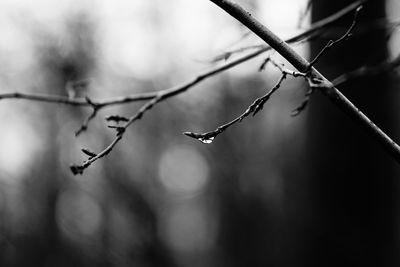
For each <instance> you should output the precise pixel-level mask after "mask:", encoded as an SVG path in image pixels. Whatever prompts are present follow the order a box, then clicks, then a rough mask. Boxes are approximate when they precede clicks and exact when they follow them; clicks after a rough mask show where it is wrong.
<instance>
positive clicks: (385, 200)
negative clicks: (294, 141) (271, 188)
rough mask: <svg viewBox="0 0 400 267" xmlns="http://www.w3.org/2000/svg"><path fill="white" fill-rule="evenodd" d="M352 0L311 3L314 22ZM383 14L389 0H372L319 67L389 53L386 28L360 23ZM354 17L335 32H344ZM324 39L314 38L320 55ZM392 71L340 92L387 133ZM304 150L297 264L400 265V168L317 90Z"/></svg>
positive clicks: (351, 64) (351, 65)
mask: <svg viewBox="0 0 400 267" xmlns="http://www.w3.org/2000/svg"><path fill="white" fill-rule="evenodd" d="M351 2H353V0H338V1H313V7H312V12H313V13H312V19H313V21H316V20H318V19H321V18H323V17H326V16H327V15H329V14H331V13H332V12H334V11H336V10H338V9H339V8H342V7H344V6H345V5H348V4H350V3H351ZM384 17H385V1H381V0H372V1H369V2H368V3H367V4H366V5H365V7H364V9H363V10H362V11H361V13H360V14H359V19H358V23H359V24H358V25H359V27H358V28H356V30H355V32H354V37H353V38H352V39H350V40H349V41H346V42H343V43H340V44H339V45H337V46H335V47H334V48H332V49H331V50H330V51H329V52H328V53H327V54H325V55H324V56H323V57H322V58H321V60H320V61H319V63H318V66H317V67H318V69H320V70H321V71H322V73H324V74H326V75H327V76H328V77H329V78H334V77H336V76H337V75H339V74H341V73H343V72H347V71H350V70H352V69H355V68H357V67H360V66H363V65H372V66H373V65H375V64H377V63H379V62H381V61H383V60H385V59H386V58H387V56H388V51H387V39H386V32H385V31H383V30H379V31H378V30H374V29H373V28H372V27H369V28H367V29H365V28H364V30H366V31H362V29H363V28H362V26H361V25H362V24H363V23H367V22H372V21H374V20H375V19H379V18H384ZM352 19H353V18H352V16H349V17H348V19H347V20H343V21H342V22H341V24H340V25H339V26H340V27H338V28H337V29H336V30H337V31H336V30H334V31H332V33H334V36H330V37H329V38H332V39H335V38H337V37H339V36H340V35H341V34H343V33H344V32H346V30H347V28H348V27H349V25H350V24H351V20H352ZM326 41H327V40H321V41H317V42H314V43H312V45H311V50H312V55H316V54H317V53H318V52H319V51H320V50H321V48H322V47H323V46H324V44H325V43H326ZM390 83H391V82H390V76H389V74H383V75H379V76H374V77H363V78H362V79H358V80H357V81H352V82H348V83H346V84H344V85H342V86H340V88H339V89H340V90H341V91H342V92H343V93H344V94H345V95H346V96H347V97H348V98H349V99H350V100H351V101H353V103H355V104H356V105H357V106H358V107H359V108H360V109H361V110H362V111H363V112H364V113H365V114H367V115H368V116H369V117H370V118H371V119H372V120H373V121H374V122H375V123H376V124H377V125H379V126H380V127H381V128H382V129H383V130H384V131H385V132H387V133H388V134H389V135H390V136H394V128H395V125H396V121H395V116H394V112H393V111H394V105H395V103H394V100H393V99H394V96H395V95H396V94H397V93H396V92H395V91H394V88H393V87H392V88H391V86H390ZM308 131H309V135H308V140H307V144H306V145H307V146H306V147H307V151H306V157H305V158H306V161H305V162H306V163H305V164H306V166H307V171H306V174H307V176H308V177H307V178H306V179H305V183H306V184H305V186H307V187H308V188H309V189H308V190H309V191H308V193H309V196H308V203H307V205H308V206H307V207H305V210H307V209H308V210H307V211H308V214H307V216H309V217H308V219H309V222H310V224H309V225H308V228H307V229H308V230H306V232H307V233H305V235H304V237H303V239H302V240H303V242H304V244H305V246H304V247H303V248H302V253H301V256H300V257H301V263H302V264H300V265H299V264H297V266H346V265H347V266H398V261H397V259H396V257H395V256H396V248H397V239H398V238H397V235H398V233H397V229H396V224H397V222H396V215H397V214H396V209H397V203H396V201H397V199H396V198H395V195H396V193H397V191H398V190H397V188H396V185H397V179H398V178H399V177H398V175H397V177H395V176H396V172H397V173H398V172H399V168H400V167H399V166H398V165H397V164H396V163H395V162H394V160H393V159H391V158H390V157H389V156H388V155H387V154H386V152H384V151H383V150H382V149H381V148H380V147H379V146H378V145H377V144H376V143H375V142H374V141H373V140H372V139H371V138H370V137H369V136H368V135H367V134H366V133H364V132H363V131H362V129H360V128H359V127H358V126H357V125H355V124H354V123H353V122H352V121H351V120H350V119H349V118H348V117H347V116H346V115H344V114H343V113H342V112H341V111H340V110H338V109H337V108H336V107H334V106H333V105H332V104H331V103H330V102H329V101H328V100H326V99H325V98H324V97H322V96H321V95H320V94H318V93H317V94H315V95H314V97H313V99H312V103H311V106H310V110H309V122H308Z"/></svg>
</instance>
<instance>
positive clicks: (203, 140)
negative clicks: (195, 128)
mask: <svg viewBox="0 0 400 267" xmlns="http://www.w3.org/2000/svg"><path fill="white" fill-rule="evenodd" d="M214 138H215V137H209V138H207V137H200V138H197V140H199V141H200V142H202V143H203V144H211V143H212V142H213V141H214Z"/></svg>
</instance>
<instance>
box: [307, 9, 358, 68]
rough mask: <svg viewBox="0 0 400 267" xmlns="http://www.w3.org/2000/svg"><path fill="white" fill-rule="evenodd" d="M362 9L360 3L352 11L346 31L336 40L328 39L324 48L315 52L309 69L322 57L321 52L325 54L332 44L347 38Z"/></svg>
mask: <svg viewBox="0 0 400 267" xmlns="http://www.w3.org/2000/svg"><path fill="white" fill-rule="evenodd" d="M361 9H362V5H361V6H359V7H358V8H357V9H356V11H355V12H354V18H353V21H352V23H351V25H350V27H349V28H348V29H347V31H346V33H345V34H343V35H342V36H341V37H339V38H338V39H337V40H335V41H334V40H329V41H328V43H327V44H326V45H325V47H324V48H322V50H321V51H320V52H319V53H318V54H317V56H316V57H315V58H314V59H313V60H312V61H311V62H310V64H309V66H308V68H309V69H311V67H313V66H314V65H315V63H317V62H318V60H319V59H320V58H321V57H322V55H323V54H325V53H326V52H327V51H328V50H329V49H330V48H332V47H333V46H334V45H336V44H338V43H340V42H342V41H344V40H347V39H348V38H349V37H350V36H351V32H352V31H353V29H354V27H355V26H356V24H357V17H358V13H359V12H360V10H361Z"/></svg>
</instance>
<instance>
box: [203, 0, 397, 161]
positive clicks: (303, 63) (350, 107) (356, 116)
mask: <svg viewBox="0 0 400 267" xmlns="http://www.w3.org/2000/svg"><path fill="white" fill-rule="evenodd" d="M210 1H211V2H213V3H215V4H216V5H217V6H219V7H220V8H222V9H223V10H224V11H225V12H227V13H228V14H230V15H231V16H232V17H234V18H235V19H237V20H239V21H240V22H241V23H243V24H244V25H245V26H246V27H247V28H249V29H250V30H251V31H253V32H254V33H255V34H257V35H258V36H259V37H260V38H261V39H263V40H264V41H265V42H266V43H268V44H269V45H270V46H271V47H273V48H274V49H275V50H276V51H277V52H278V53H279V54H281V55H282V56H283V57H284V58H285V59H286V60H288V61H289V62H290V63H291V64H292V65H293V66H294V67H295V68H297V69H298V70H299V71H300V72H307V71H308V70H309V69H310V72H309V73H310V77H311V78H310V79H311V81H312V83H313V86H312V87H313V88H316V89H318V91H320V92H322V93H323V94H324V95H325V96H326V97H328V98H329V99H330V100H331V101H332V102H333V103H334V104H335V105H337V106H338V107H339V108H340V109H341V110H342V111H343V112H345V113H346V114H347V115H348V116H349V117H351V118H352V119H353V120H354V121H355V122H356V123H357V124H358V125H359V126H360V127H361V128H362V129H364V130H365V131H366V132H368V133H369V134H370V135H371V136H372V138H374V139H375V140H376V141H377V142H378V143H379V144H380V145H381V146H382V147H383V148H384V149H385V150H386V151H387V152H388V153H389V154H390V155H391V156H392V157H393V158H394V159H395V160H396V161H397V162H398V163H400V147H399V145H398V144H396V143H395V142H394V141H393V140H392V139H391V138H390V137H389V136H387V135H386V134H385V133H384V132H383V131H382V130H381V129H380V128H379V127H378V126H376V125H375V124H374V123H373V122H372V121H371V120H370V119H369V118H368V117H367V116H365V115H364V114H363V113H362V112H361V111H360V110H359V109H358V108H357V107H356V106H354V104H353V103H351V102H350V101H349V100H348V99H347V98H346V97H345V96H344V95H343V94H342V93H340V91H339V90H337V89H336V88H335V87H334V86H333V84H332V83H331V82H330V81H329V80H327V79H326V78H325V77H324V76H323V75H322V74H321V73H319V72H318V71H317V70H316V69H315V68H314V67H311V68H310V67H309V66H310V63H309V62H308V61H307V60H305V59H304V58H303V57H301V56H300V55H299V54H297V53H296V52H295V51H294V50H293V49H292V48H291V47H290V46H289V45H288V44H287V43H286V42H284V41H283V40H281V39H280V38H279V37H278V36H276V35H275V34H274V33H273V32H271V31H270V30H269V29H268V28H266V27H265V26H264V25H262V24H261V23H260V22H259V21H257V20H256V19H254V18H253V17H252V16H251V14H250V13H248V12H247V11H246V10H244V9H243V8H242V7H241V6H239V5H238V4H236V3H232V2H231V1H229V0H210Z"/></svg>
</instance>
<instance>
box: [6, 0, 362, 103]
mask: <svg viewBox="0 0 400 267" xmlns="http://www.w3.org/2000/svg"><path fill="white" fill-rule="evenodd" d="M365 1H366V0H363V1H356V2H354V3H352V4H350V5H348V6H346V7H345V8H343V9H341V10H339V11H338V12H336V13H334V14H332V15H330V16H328V17H326V18H324V19H322V20H320V21H318V22H315V23H313V24H312V25H311V27H310V28H309V29H308V30H306V31H304V32H302V33H300V34H297V35H295V36H293V37H292V38H289V39H287V40H286V42H287V43H295V42H300V41H302V40H304V39H305V38H307V37H308V36H311V35H313V34H315V33H316V32H319V31H321V30H322V29H325V28H326V27H329V26H331V25H332V24H334V23H335V22H336V21H338V20H339V19H341V18H342V17H344V16H345V15H347V14H349V13H350V12H352V11H353V10H355V9H356V8H357V7H358V6H359V5H360V4H361V3H363V2H365ZM270 49H271V48H270V47H269V46H268V45H265V46H263V47H262V48H260V49H258V50H256V51H254V52H252V53H249V54H247V55H245V56H242V57H240V58H237V59H235V60H232V61H230V62H228V63H225V64H222V65H221V66H218V67H215V68H212V69H211V70H209V71H207V72H204V73H202V74H200V75H198V76H197V77H195V78H193V79H191V80H189V81H187V82H184V83H182V84H181V85H179V86H175V87H173V88H175V90H179V88H186V87H188V86H194V85H196V84H197V83H199V82H200V81H202V80H204V79H206V78H209V77H211V76H214V75H216V74H218V73H220V72H223V71H225V70H228V69H231V68H233V67H235V66H237V65H239V64H241V63H243V62H246V61H248V60H250V59H253V58H255V57H257V56H259V55H261V54H262V53H264V52H267V51H268V50H270ZM173 88H169V89H165V90H164V91H171V90H172V89H173ZM159 93H160V91H152V92H145V93H135V94H131V95H124V96H117V97H112V98H108V99H104V100H95V99H93V98H91V101H92V103H94V104H96V105H97V106H98V108H99V109H101V108H103V107H106V106H112V105H121V104H128V103H131V102H137V101H145V100H150V99H152V98H154V97H155V96H156V95H157V94H159ZM2 99H25V100H31V101H40V102H47V103H56V104H66V105H71V106H82V107H85V106H86V107H88V106H89V107H90V106H91V105H90V104H89V103H88V102H87V100H86V98H69V97H67V96H60V95H49V94H40V93H20V92H9V93H2V94H0V100H2Z"/></svg>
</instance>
